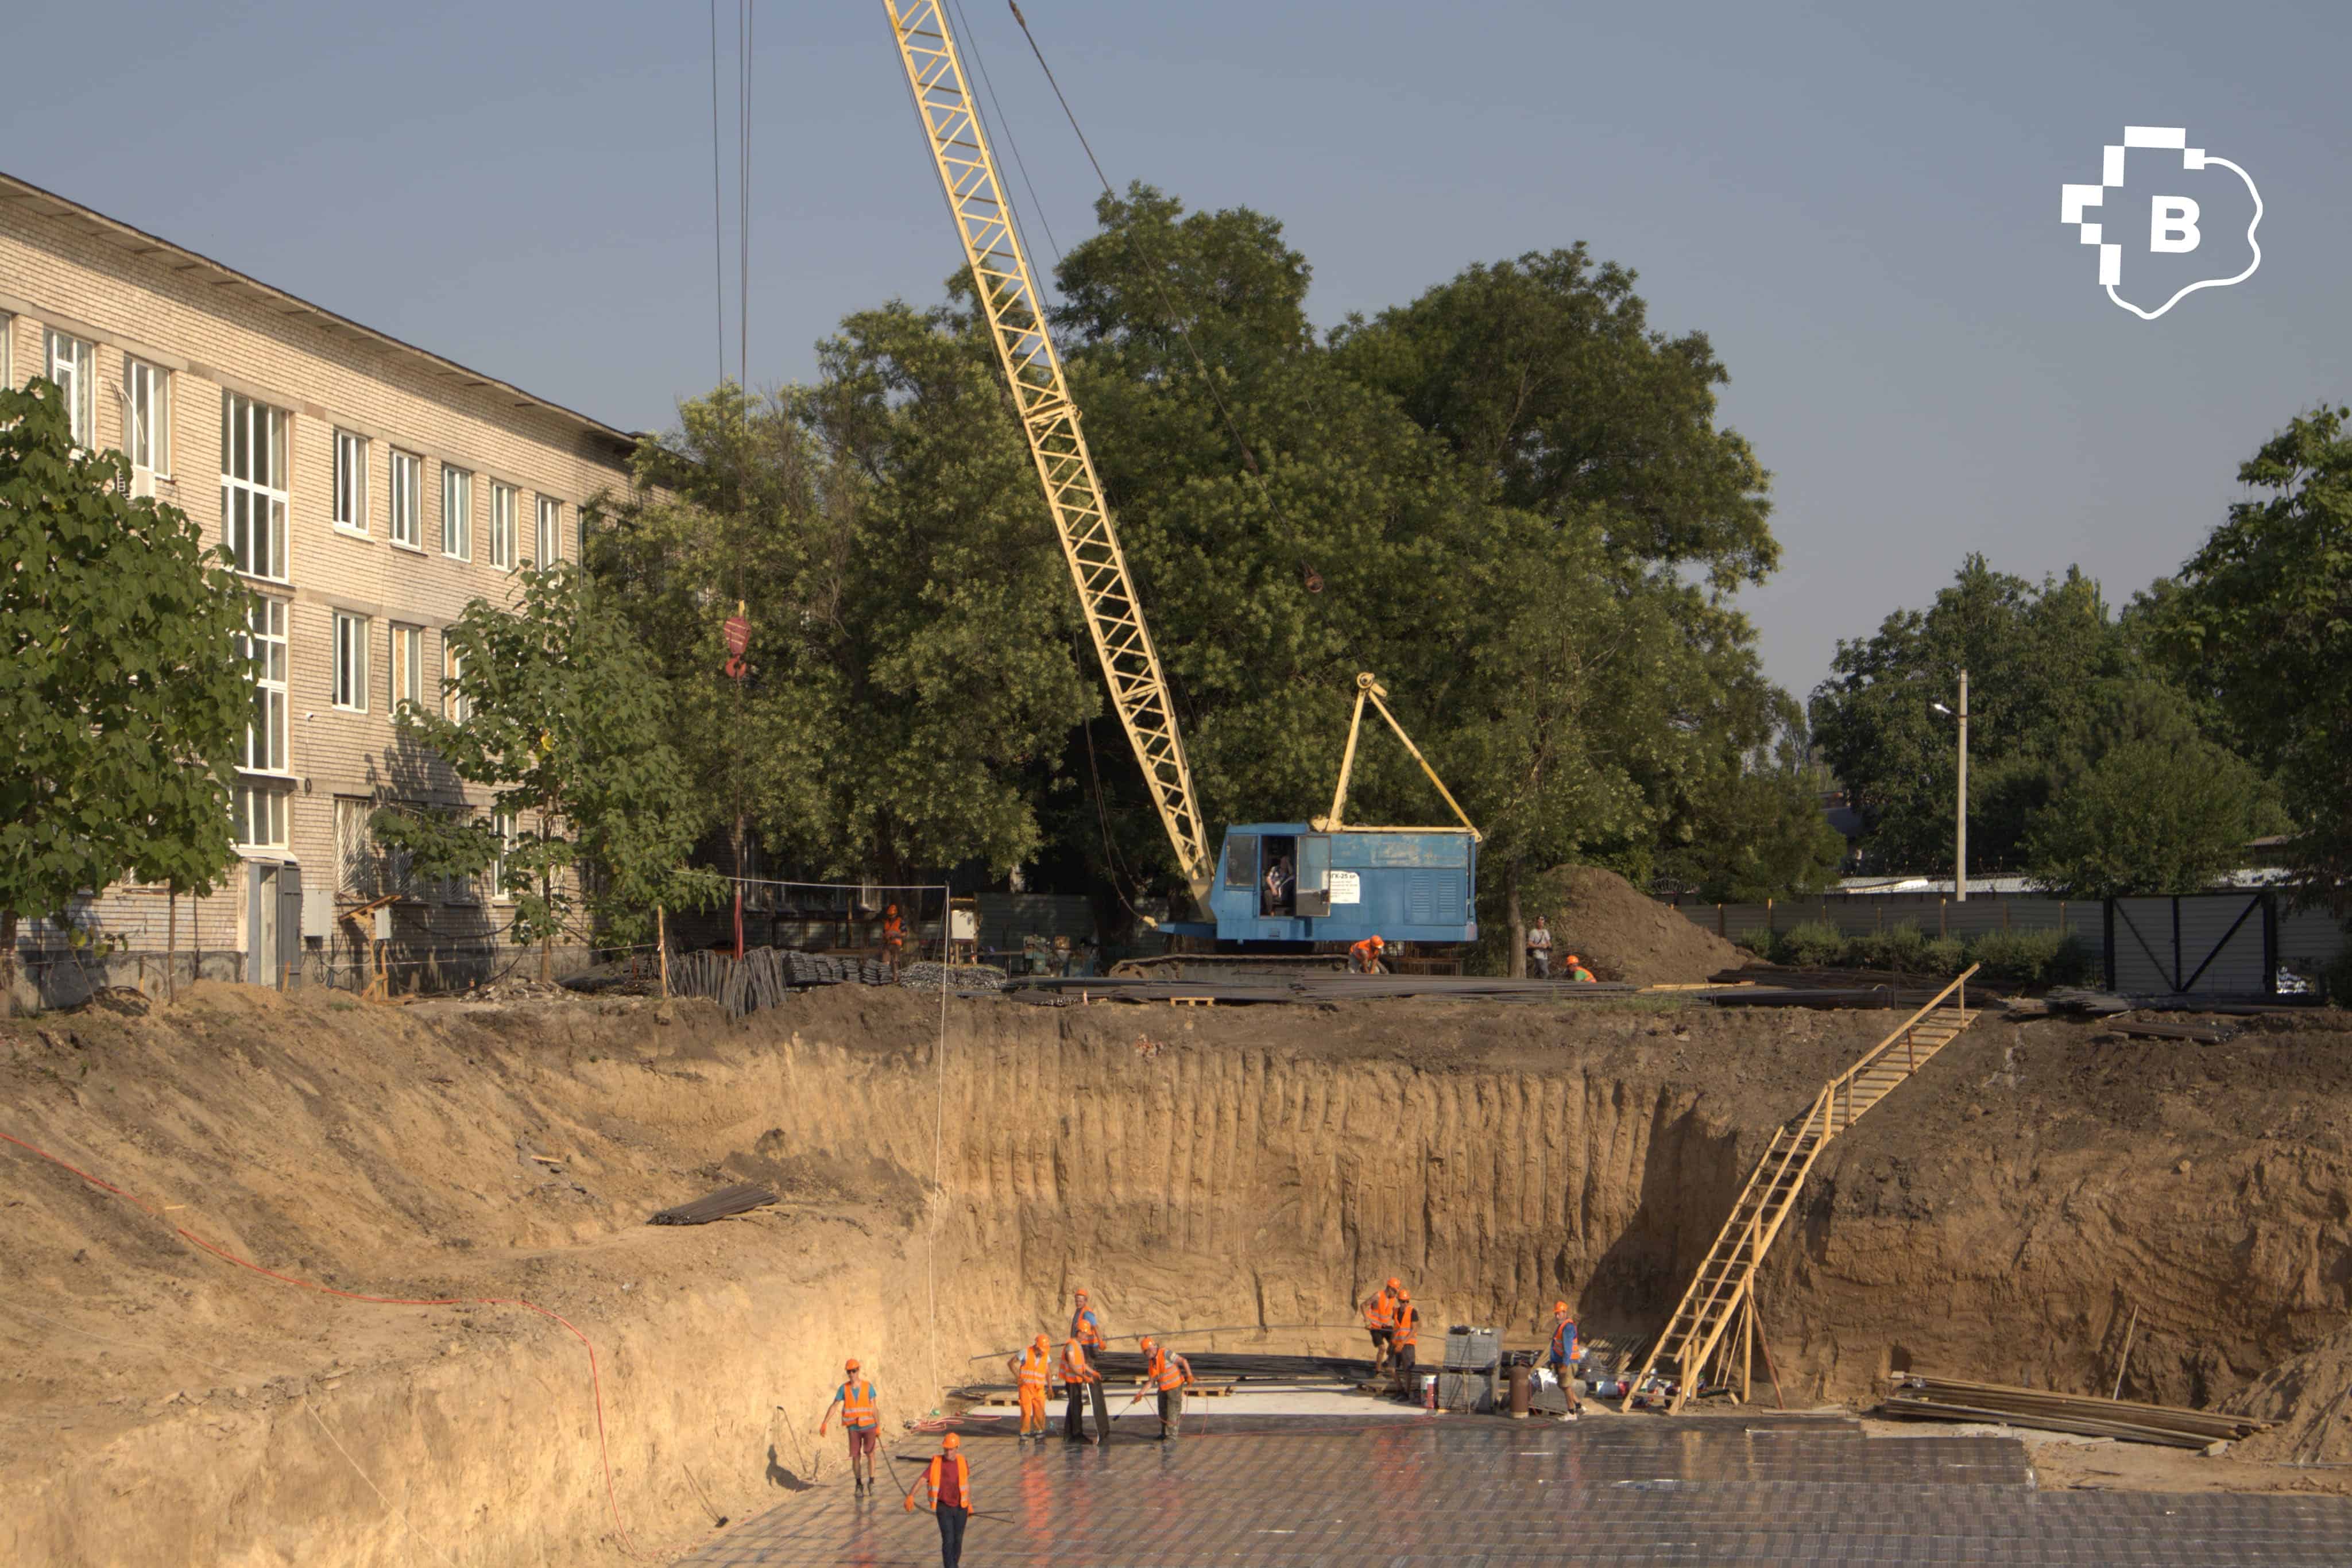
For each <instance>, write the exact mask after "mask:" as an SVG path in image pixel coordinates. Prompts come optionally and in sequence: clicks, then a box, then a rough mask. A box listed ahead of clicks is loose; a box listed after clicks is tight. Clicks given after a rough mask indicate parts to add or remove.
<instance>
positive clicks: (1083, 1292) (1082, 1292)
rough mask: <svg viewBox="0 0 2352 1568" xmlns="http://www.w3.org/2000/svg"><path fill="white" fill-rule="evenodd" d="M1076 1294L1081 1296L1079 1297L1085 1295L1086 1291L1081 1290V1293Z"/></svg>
mask: <svg viewBox="0 0 2352 1568" xmlns="http://www.w3.org/2000/svg"><path fill="white" fill-rule="evenodd" d="M1078 1294H1079V1295H1081V1296H1083V1295H1085V1294H1086V1291H1083V1290H1081V1291H1079V1292H1078Z"/></svg>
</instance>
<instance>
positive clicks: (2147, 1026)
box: [2107, 1019, 2238, 1045]
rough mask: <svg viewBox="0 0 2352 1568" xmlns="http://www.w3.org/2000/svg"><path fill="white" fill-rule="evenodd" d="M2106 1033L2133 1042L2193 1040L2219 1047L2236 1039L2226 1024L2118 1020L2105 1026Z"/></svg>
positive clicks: (2235, 1033) (2236, 1032)
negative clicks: (2125, 1036) (2130, 1039)
mask: <svg viewBox="0 0 2352 1568" xmlns="http://www.w3.org/2000/svg"><path fill="white" fill-rule="evenodd" d="M2107 1032H2108V1033H2109V1034H2111V1035H2115V1034H2124V1035H2130V1036H2131V1037H2132V1038H2134V1039H2135V1040H2195V1041H2196V1042H2197V1043H2198V1044H2200V1045H2220V1044H2221V1042H2222V1041H2224V1040H2235V1039H2236V1038H2237V1037H2238V1031H2237V1030H2234V1029H2231V1027H2230V1026H2229V1025H2227V1024H2220V1023H2157V1022H2154V1021H2152V1020H2150V1019H2116V1021H2115V1022H2114V1023H2111V1024H2109V1025H2108V1026H2107Z"/></svg>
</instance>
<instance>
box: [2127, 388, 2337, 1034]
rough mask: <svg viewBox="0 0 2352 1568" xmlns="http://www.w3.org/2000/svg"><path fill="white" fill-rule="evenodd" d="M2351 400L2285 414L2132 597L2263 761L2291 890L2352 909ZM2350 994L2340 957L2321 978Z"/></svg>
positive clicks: (2185, 674) (2161, 641)
mask: <svg viewBox="0 0 2352 1568" xmlns="http://www.w3.org/2000/svg"><path fill="white" fill-rule="evenodd" d="M2347 420H2352V409H2346V408H2342V407H2336V408H2324V407H2323V408H2317V409H2314V410H2312V411H2311V412H2310V413H2305V414H2302V415H2299V416H2297V417H2296V418H2295V419H2294V420H2292V421H2291V422H2289V423H2288V425H2287V427H2286V429H2284V430H2283V431H2281V432H2280V433H2279V434H2277V435H2275V436H2273V437H2272V438H2271V439H2270V440H2269V441H2267V442H2265V443H2263V446H2262V449H2261V450H2260V451H2258V452H2257V453H2256V454H2255V455H2254V456H2253V457H2252V460H2251V461H2249V462H2247V463H2246V464H2245V465H2242V467H2241V468H2240V469H2239V470H2238V478H2239V480H2240V482H2241V483H2243V484H2246V485H2251V486H2254V487H2255V488H2257V489H2258V490H2262V491H2266V492H2268V494H2267V496H2266V497H2263V498H2262V499H2259V500H2252V501H2242V502H2239V503H2238V504H2236V505H2234V506H2232V507H2231V508H2230V515H2229V518H2228V520H2227V521H2225V522H2224V523H2222V524H2221V526H2220V527H2219V528H2215V529H2214V530H2213V532H2212V534H2211V535H2210V537H2209V538H2207V539H2206V541H2205V543H2204V544H2203V546H2201V547H2200V549H2198V551H2197V553H2196V554H2195V555H2193V556H2191V557H2190V558H2189V561H2188V563H2187V564H2186V565H2185V566H2184V567H2182V569H2181V570H2180V574H2179V580H2178V581H2177V582H2175V583H2159V584H2158V585H2157V588H2156V589H2155V590H2154V591H2151V593H2150V594H2149V595H2148V596H2147V604H2146V606H2145V610H2146V613H2147V621H2148V622H2149V624H2150V627H2151V629H2152V633H2151V634H2152V640H2153V641H2155V642H2157V643H2158V645H2159V646H2161V647H2162V648H2163V649H2164V650H2165V651H2166V652H2167V653H2168V655H2169V657H2170V659H2171V661H2172V664H2173V667H2174V669H2175V670H2176V672H2177V673H2178V674H2179V678H2180V680H2181V682H2182V683H2183V684H2184V685H2186V686H2187V687H2188V688H2189V690H2191V691H2193V692H2195V693H2196V694H2197V695H2199V697H2200V699H2206V700H2210V702H2211V704H2212V705H2213V706H2214V708H2215V709H2216V710H2217V711H2218V712H2219V713H2220V715H2221V718H2222V722H2223V725H2224V727H2225V728H2226V733H2227V737H2228V738H2229V739H2230V740H2231V742H2232V744H2234V745H2235V746H2236V747H2239V748H2240V749H2242V751H2243V752H2244V753H2245V754H2246V755H2247V756H2248V757H2250V758H2252V759H2253V760H2254V761H2255V762H2256V763H2257V764H2259V765H2260V766H2262V767H2263V768H2268V769H2270V770H2272V772H2273V776H2274V777H2275V779H2276V780H2277V785H2278V789H2279V793H2280V796H2281V799H2282V801H2283V803H2284V808H2285V812H2286V816H2287V818H2288V820H2289V821H2290V822H2291V823H2292V830H2293V838H2292V841H2291V842H2290V844H2289V846H2288V852H2287V856H2288V864H2289V866H2290V868H2291V869H2292V871H2293V873H2294V878H2295V894H2296V896H2297V897H2298V899H2299V900H2300V901H2302V902H2304V903H2305V904H2324V905H2326V906H2327V907H2329V908H2331V909H2333V910H2334V911H2335V913H2336V915H2339V916H2344V915H2352V788H2347V784H2346V780H2347V779H2352V432H2347ZM2331 986H2332V988H2334V989H2336V991H2337V992H2338V993H2339V994H2352V962H2347V963H2345V964H2343V965H2341V966H2339V968H2338V970H2337V972H2336V974H2335V975H2334V976H2333V977H2331Z"/></svg>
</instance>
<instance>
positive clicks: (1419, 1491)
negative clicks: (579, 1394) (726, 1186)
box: [690, 1415, 2352, 1568]
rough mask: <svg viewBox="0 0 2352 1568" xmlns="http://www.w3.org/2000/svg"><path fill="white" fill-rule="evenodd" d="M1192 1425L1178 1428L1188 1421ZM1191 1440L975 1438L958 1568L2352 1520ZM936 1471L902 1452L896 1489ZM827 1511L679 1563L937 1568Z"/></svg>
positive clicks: (1425, 1426)
mask: <svg viewBox="0 0 2352 1568" xmlns="http://www.w3.org/2000/svg"><path fill="white" fill-rule="evenodd" d="M1188 1420H1189V1415H1188ZM1317 1427H1318V1429H1316V1430H1313V1431H1307V1432H1297V1431H1282V1430H1259V1431H1242V1432H1223V1433H1220V1432H1217V1431H1213V1430H1212V1431H1209V1432H1204V1433H1202V1434H1199V1435H1193V1434H1192V1433H1189V1432H1188V1433H1187V1435H1186V1436H1185V1437H1183V1439H1182V1440H1181V1442H1180V1443H1177V1444H1174V1445H1165V1444H1160V1443H1157V1442H1150V1441H1135V1440H1129V1439H1126V1438H1125V1437H1124V1435H1123V1434H1122V1435H1118V1440H1116V1441H1114V1442H1112V1443H1111V1444H1110V1445H1108V1447H1106V1448H1099V1449H1097V1448H1072V1447H1066V1446H1065V1445H1064V1444H1062V1443H1061V1442H1059V1441H1058V1440H1052V1441H1048V1442H1047V1443H1046V1444H1045V1445H1043V1446H1042V1447H1040V1446H1037V1445H1028V1444H1018V1443H1016V1442H1015V1441H1013V1440H1009V1439H1007V1440H996V1439H976V1440H974V1441H972V1442H971V1444H970V1445H969V1447H968V1448H967V1449H966V1453H967V1454H968V1456H969V1457H970V1458H971V1474H972V1487H973V1490H974V1492H975V1494H976V1495H977V1497H978V1500H979V1502H980V1505H981V1509H982V1516H981V1517H976V1518H974V1519H973V1520H972V1521H971V1526H970V1534H969V1536H968V1538H967V1542H966V1549H967V1551H968V1552H969V1553H970V1558H971V1561H972V1562H975V1563H989V1564H991V1565H992V1568H995V1565H999V1564H1015V1563H1018V1564H1031V1565H1034V1568H1047V1565H1049V1564H1050V1565H1052V1568H1111V1565H1112V1564H1133V1563H1144V1562H1148V1563H1152V1564H1155V1565H1156V1568H1209V1565H1211V1564H1215V1565H1217V1568H1232V1565H1234V1564H1243V1565H1248V1564H1262V1565H1265V1568H1285V1565H1288V1564H1301V1565H1303V1564H1307V1563H1318V1564H1320V1563H1381V1564H1382V1565H1384V1568H1423V1565H1424V1564H1426V1565H1431V1568H1434V1565H1436V1564H1440V1563H1447V1564H1453V1563H1472V1564H1480V1565H1484V1568H1517V1565H1520V1564H1528V1565H1532V1564H1535V1563H1694V1564H1696V1563H1847V1564H1861V1563H1884V1564H1911V1563H1921V1564H1927V1563H1938V1564H1940V1563H1975V1564H1987V1565H2000V1564H2011V1563H2014V1564H2020V1565H2024V1564H2034V1565H2037V1568H2039V1565H2060V1564H2084V1565H2086V1568H2087V1565H2090V1564H2107V1563H2130V1564H2135V1565H2138V1568H2173V1565H2176V1564H2177V1565H2179V1568H2189V1565H2191V1564H2198V1565H2203V1564H2221V1563H2265V1564H2278V1565H2291V1564H2312V1565H2315V1568H2316V1565H2318V1564H2328V1563H2341V1562H2343V1560H2344V1551H2345V1546H2344V1543H2345V1542H2346V1540H2347V1536H2352V1500H2344V1499H2340V1498H2323V1497H2312V1496H2301V1495H2265V1496H2246V1495H2235V1494H2226V1493H2205V1494H2200V1495H2191V1496H2179V1495H2166V1494H2162V1493H2153V1492H2146V1493H2123V1492H2082V1491H2061V1492H2050V1491H2042V1490H2038V1489H2037V1488H2036V1486H2035V1484H2034V1477H2033V1473H2032V1469H2031V1468H2030V1467H2029V1464H2028V1459H2027V1455H2026V1450H2025V1448H2024V1446H2023V1445H2022V1444H2021V1443H2018V1442H2016V1441H2014V1440H2012V1439H2009V1438H2002V1437H1915V1438H1906V1439H1902V1440H1881V1439H1874V1438H1871V1437H1864V1435H1863V1433H1862V1431H1861V1429H1860V1428H1859V1427H1857V1426H1856V1425H1855V1424H1853V1423H1852V1422H1844V1421H1822V1420H1792V1421H1764V1420H1759V1421H1754V1422H1749V1423H1743V1422H1740V1421H1738V1420H1737V1419H1733V1420H1725V1419H1721V1418H1717V1417H1704V1418H1699V1419H1696V1420H1687V1421H1667V1420H1654V1419H1649V1418H1643V1417H1633V1418H1629V1419H1624V1420H1612V1421H1588V1422H1583V1423H1579V1424H1578V1425H1576V1426H1573V1427H1561V1426H1549V1425H1546V1426H1536V1427H1519V1426H1516V1425H1513V1424H1509V1423H1504V1422H1496V1421H1491V1420H1472V1421H1457V1420H1449V1419H1445V1418H1442V1417H1431V1418H1425V1419H1421V1420H1416V1421H1413V1422H1412V1423H1411V1424H1410V1425H1403V1426H1381V1427H1373V1426H1372V1425H1371V1424H1370V1423H1367V1424H1365V1425H1364V1426H1363V1427H1361V1428H1360V1429H1357V1430H1352V1431H1350V1430H1333V1429H1330V1428H1329V1427H1328V1426H1326V1425H1325V1424H1323V1423H1318V1424H1317ZM931 1451H934V1450H932V1449H931V1448H929V1445H928V1444H926V1445H923V1446H920V1447H911V1446H909V1447H902V1448H900V1449H899V1450H898V1453H897V1454H895V1455H893V1456H892V1459H893V1463H892V1464H891V1466H890V1469H892V1470H893V1471H894V1472H896V1475H895V1480H896V1482H897V1483H898V1484H901V1485H912V1484H914V1483H915V1482H916V1480H917V1479H918V1478H919V1471H918V1469H917V1467H918V1465H919V1462H920V1461H921V1459H922V1458H924V1457H925V1455H927V1454H928V1453H929V1452H931ZM881 1485H882V1488H883V1490H882V1495H881V1496H880V1497H879V1498H878V1499H866V1500H859V1499H856V1498H853V1497H852V1496H851V1495H850V1493H849V1492H848V1490H847V1489H846V1488H845V1487H844V1486H835V1487H820V1488H818V1489H815V1490H813V1491H811V1492H808V1493H804V1494H803V1495H801V1496H799V1497H797V1498H795V1499H794V1500H792V1501H790V1502H787V1503H785V1504H783V1505H782V1506H781V1507H779V1508H777V1509H775V1510H773V1511H771V1512H769V1513H767V1514H764V1515H762V1516H761V1517H759V1518H757V1519H754V1520H752V1521H749V1522H748V1523H746V1524H744V1525H743V1526H741V1527H740V1528H738V1529H736V1530H734V1531H730V1532H729V1533H728V1535H727V1536H726V1537H725V1539H724V1540H722V1541H720V1542H715V1543H713V1544H712V1545H710V1546H709V1547H708V1548H706V1549H705V1550H704V1551H703V1552H702V1553H701V1554H700V1555H698V1556H697V1557H695V1558H693V1559H691V1560H690V1561H691V1562H692V1563H698V1564H703V1565H705V1568H749V1565H751V1564H755V1563H756V1564H762V1565H771V1568H819V1565H824V1568H832V1565H835V1564H852V1565H860V1564H866V1565H872V1568H886V1565H892V1568H895V1565H898V1564H905V1565H907V1568H919V1565H920V1564H923V1563H929V1562H930V1561H933V1560H934V1559H933V1554H934V1553H935V1552H937V1550H938V1543H937V1541H938V1538H937V1532H936V1531H935V1529H934V1527H933V1524H932V1521H930V1520H929V1519H928V1518H919V1517H913V1516H910V1515H908V1513H906V1512H905V1511H904V1510H903V1509H902V1508H901V1506H900V1503H899V1501H898V1493H897V1490H896V1487H895V1486H894V1485H893V1482H892V1481H891V1480H884V1481H882V1483H881Z"/></svg>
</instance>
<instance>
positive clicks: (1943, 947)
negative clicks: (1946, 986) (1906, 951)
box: [1919, 936, 1969, 975]
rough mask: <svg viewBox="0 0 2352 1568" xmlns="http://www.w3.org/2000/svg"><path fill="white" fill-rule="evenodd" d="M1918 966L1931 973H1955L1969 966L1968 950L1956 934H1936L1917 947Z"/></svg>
mask: <svg viewBox="0 0 2352 1568" xmlns="http://www.w3.org/2000/svg"><path fill="white" fill-rule="evenodd" d="M1919 962H1920V967H1923V968H1925V969H1926V970H1927V973H1929V974H1931V975H1957V974H1958V973H1959V972H1960V971H1961V970H1962V969H1965V968H1967V967H1969V950H1968V946H1967V945H1966V944H1965V943H1963V942H1962V941H1961V940H1960V939H1959V938H1958V937H1957V936H1938V937H1937V938H1935V939H1934V940H1933V941H1931V942H1929V943H1927V945H1926V946H1923V947H1921V948H1920V949H1919Z"/></svg>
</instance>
